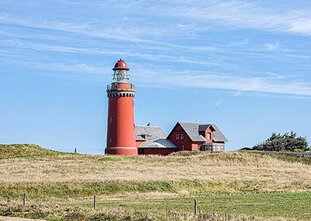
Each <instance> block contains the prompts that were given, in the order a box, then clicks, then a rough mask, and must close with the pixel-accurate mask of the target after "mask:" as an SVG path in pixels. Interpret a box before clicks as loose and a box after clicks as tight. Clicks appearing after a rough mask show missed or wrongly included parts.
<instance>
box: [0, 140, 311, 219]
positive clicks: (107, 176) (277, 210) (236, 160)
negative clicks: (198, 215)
mask: <svg viewBox="0 0 311 221" xmlns="http://www.w3.org/2000/svg"><path fill="white" fill-rule="evenodd" d="M310 183H311V165H310V164H309V162H307V161H305V160H304V161H301V160H299V159H295V158H291V159H290V160H289V158H288V157H287V158H282V157H281V158H280V157H275V156H266V155H259V154H250V153H241V152H226V153H218V154H210V153H196V154H193V153H189V152H183V153H175V154H172V155H170V156H166V157H163V156H130V157H124V156H123V157H122V156H91V155H80V154H66V153H61V152H56V151H52V150H48V149H44V148H41V147H39V146H36V145H0V215H10V214H11V215H19V216H28V217H38V218H48V219H49V220H61V219H64V220H94V219H95V218H96V217H97V216H99V217H102V216H107V217H109V219H110V220H124V219H125V218H124V217H126V216H128V215H129V214H131V216H130V218H129V219H132V220H144V219H143V218H144V217H151V218H152V217H155V218H154V219H150V220H166V219H165V217H168V219H167V220H183V218H181V217H184V218H185V217H188V218H187V220H194V219H195V218H193V215H192V211H193V197H194V195H199V196H198V198H197V199H198V201H199V207H200V209H201V212H202V217H203V215H204V214H205V215H204V217H205V218H204V219H203V218H202V219H201V220H225V219H227V218H226V217H225V216H227V215H228V214H230V216H232V217H234V218H235V220H243V219H244V220H247V219H250V220H267V218H268V219H269V220H287V219H289V220H293V219H297V220H310V219H311V212H309V211H311V205H310V204H309V203H308V202H310V201H311V194H310V193H309V192H308V191H309V189H310V187H311V186H310ZM24 193H25V194H26V195H27V202H28V204H27V205H28V206H29V207H27V206H26V207H22V206H21V205H20V204H21V196H22V195H23V194H24ZM93 195H96V196H97V199H98V205H97V209H96V211H94V210H93V209H92V199H93ZM206 195H207V197H206ZM7 197H10V199H11V202H10V203H9V204H8V203H7V202H6V201H7ZM278 205H279V206H278ZM293 205H294V206H293ZM1 208H2V209H1ZM25 210H27V212H25ZM116 211H117V212H116ZM116 213H117V214H119V215H116ZM68 216H73V218H72V219H71V218H70V219H69V218H68ZM213 216H214V218H213ZM253 216H255V217H253ZM64 217H66V218H64ZM94 217H95V218H94ZM142 217H143V218H142ZM178 217H179V218H178ZM207 217H210V219H209V218H207ZM215 217H216V218H215ZM217 217H218V218H217ZM97 218H98V217H97ZM246 218H247V219H246ZM109 219H108V220H109ZM99 220H104V219H99ZM227 220H228V219H227Z"/></svg>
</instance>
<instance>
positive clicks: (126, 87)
mask: <svg viewBox="0 0 311 221" xmlns="http://www.w3.org/2000/svg"><path fill="white" fill-rule="evenodd" d="M107 91H131V92H135V87H134V85H133V84H131V83H112V84H109V85H107Z"/></svg>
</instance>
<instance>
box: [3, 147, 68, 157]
mask: <svg viewBox="0 0 311 221" xmlns="http://www.w3.org/2000/svg"><path fill="white" fill-rule="evenodd" d="M59 154H62V153H61V152H57V151H54V150H49V149H46V148H42V147H40V146H38V145H34V144H0V159H9V158H20V157H49V156H56V155H59Z"/></svg>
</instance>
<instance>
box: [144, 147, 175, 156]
mask: <svg viewBox="0 0 311 221" xmlns="http://www.w3.org/2000/svg"><path fill="white" fill-rule="evenodd" d="M176 151H177V150H176V149H175V148H138V154H139V155H168V154H170V153H173V152H176Z"/></svg>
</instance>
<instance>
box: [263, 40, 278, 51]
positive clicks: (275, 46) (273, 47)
mask: <svg viewBox="0 0 311 221" xmlns="http://www.w3.org/2000/svg"><path fill="white" fill-rule="evenodd" d="M279 46H280V43H279V42H277V43H266V44H264V48H265V49H267V50H268V51H274V50H276V49H278V48H279Z"/></svg>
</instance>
